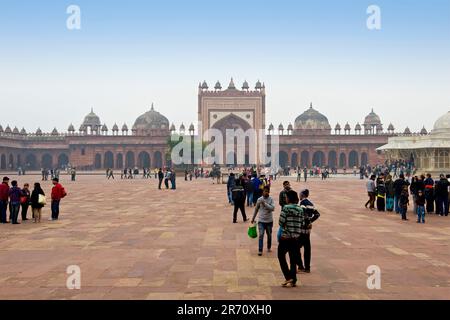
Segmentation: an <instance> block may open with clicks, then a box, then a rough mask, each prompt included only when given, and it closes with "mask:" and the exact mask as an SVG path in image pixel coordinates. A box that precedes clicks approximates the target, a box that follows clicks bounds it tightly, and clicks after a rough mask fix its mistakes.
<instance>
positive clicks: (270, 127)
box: [269, 123, 274, 131]
mask: <svg viewBox="0 0 450 320" xmlns="http://www.w3.org/2000/svg"><path fill="white" fill-rule="evenodd" d="M273 129H274V126H273V124H272V123H271V124H270V125H269V131H272V130H273Z"/></svg>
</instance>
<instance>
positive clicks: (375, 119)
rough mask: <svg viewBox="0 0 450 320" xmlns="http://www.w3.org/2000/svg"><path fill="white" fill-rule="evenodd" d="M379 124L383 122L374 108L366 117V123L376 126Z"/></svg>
mask: <svg viewBox="0 0 450 320" xmlns="http://www.w3.org/2000/svg"><path fill="white" fill-rule="evenodd" d="M379 124H381V120H380V117H379V116H378V115H377V114H376V113H375V112H373V109H372V111H371V112H370V113H369V114H368V115H367V116H366V118H365V119H364V125H366V126H367V125H368V126H374V125H379Z"/></svg>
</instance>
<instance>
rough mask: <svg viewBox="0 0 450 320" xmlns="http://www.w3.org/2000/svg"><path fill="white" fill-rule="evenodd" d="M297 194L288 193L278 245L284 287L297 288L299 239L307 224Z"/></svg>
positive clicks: (281, 215) (292, 191)
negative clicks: (287, 255)
mask: <svg viewBox="0 0 450 320" xmlns="http://www.w3.org/2000/svg"><path fill="white" fill-rule="evenodd" d="M298 202H299V199H298V195H297V192H295V191H294V190H289V191H287V192H286V203H287V204H286V205H285V206H284V207H283V210H282V211H281V214H280V220H279V225H280V228H282V232H281V237H280V240H279V243H278V261H279V263H280V268H281V271H282V272H283V275H284V278H285V279H286V281H285V282H284V283H283V284H282V286H283V287H295V286H296V284H297V263H296V262H297V261H298V255H299V253H300V246H299V237H300V234H301V232H302V229H303V228H304V226H305V224H307V217H306V216H305V214H304V212H303V209H302V208H301V207H300V206H299V205H298ZM286 253H288V254H289V262H290V266H288V264H287V261H286Z"/></svg>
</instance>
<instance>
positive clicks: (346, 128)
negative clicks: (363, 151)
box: [344, 122, 352, 130]
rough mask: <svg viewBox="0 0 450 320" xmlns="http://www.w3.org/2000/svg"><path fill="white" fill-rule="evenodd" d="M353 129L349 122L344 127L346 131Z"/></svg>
mask: <svg viewBox="0 0 450 320" xmlns="http://www.w3.org/2000/svg"><path fill="white" fill-rule="evenodd" d="M351 129H352V128H351V127H350V125H349V124H348V122H347V124H346V125H345V127H344V130H351Z"/></svg>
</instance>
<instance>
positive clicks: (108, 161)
mask: <svg viewBox="0 0 450 320" xmlns="http://www.w3.org/2000/svg"><path fill="white" fill-rule="evenodd" d="M103 167H104V168H110V169H112V168H114V154H113V153H112V152H111V151H107V152H105V155H104V156H103Z"/></svg>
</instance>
